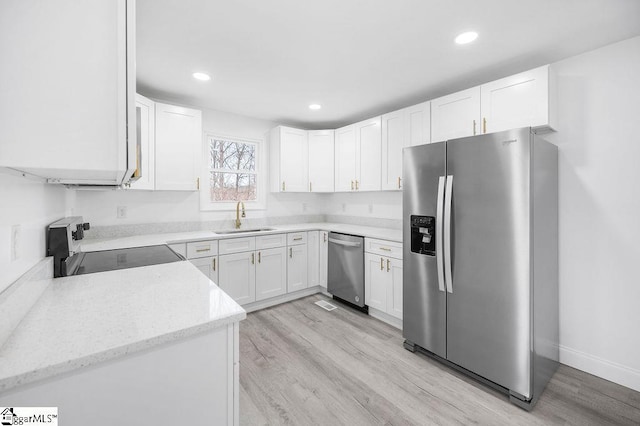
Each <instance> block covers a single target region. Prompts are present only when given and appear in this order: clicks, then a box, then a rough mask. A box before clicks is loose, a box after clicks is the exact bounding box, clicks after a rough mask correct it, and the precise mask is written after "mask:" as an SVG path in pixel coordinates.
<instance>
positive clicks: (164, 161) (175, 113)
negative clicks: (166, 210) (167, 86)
mask: <svg viewBox="0 0 640 426" xmlns="http://www.w3.org/2000/svg"><path fill="white" fill-rule="evenodd" d="M201 153H202V112H201V111H198V110H195V109H190V108H184V107H179V106H175V105H168V104H163V103H156V145H155V157H156V189H158V190H173V191H195V190H197V189H198V188H199V183H200V178H199V175H200V158H201V157H202V155H201Z"/></svg>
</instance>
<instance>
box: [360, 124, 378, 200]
mask: <svg viewBox="0 0 640 426" xmlns="http://www.w3.org/2000/svg"><path fill="white" fill-rule="evenodd" d="M380 124H381V117H375V118H371V119H369V120H364V121H361V122H360V123H356V124H355V130H356V159H357V161H356V185H355V187H356V190H357V191H379V190H380V185H381V182H382V130H381V126H380Z"/></svg>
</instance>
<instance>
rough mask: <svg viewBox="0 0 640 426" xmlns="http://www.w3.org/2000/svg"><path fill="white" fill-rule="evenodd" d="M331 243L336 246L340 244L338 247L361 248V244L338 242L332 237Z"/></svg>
mask: <svg viewBox="0 0 640 426" xmlns="http://www.w3.org/2000/svg"><path fill="white" fill-rule="evenodd" d="M329 242H330V243H334V244H338V245H341V246H347V247H360V242H351V241H344V240H336V239H335V238H331V237H329Z"/></svg>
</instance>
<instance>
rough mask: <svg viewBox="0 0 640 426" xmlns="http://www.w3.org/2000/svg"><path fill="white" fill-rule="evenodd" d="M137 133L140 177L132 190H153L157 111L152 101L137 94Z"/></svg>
mask: <svg viewBox="0 0 640 426" xmlns="http://www.w3.org/2000/svg"><path fill="white" fill-rule="evenodd" d="M136 119H137V123H136V132H137V135H138V143H137V156H136V159H137V170H138V171H137V173H135V174H134V178H135V177H136V175H138V174H139V175H140V177H139V178H138V179H137V180H136V181H135V182H132V183H131V189H146V190H153V189H155V186H156V169H155V164H156V155H155V144H156V140H155V139H156V137H155V130H156V129H155V123H156V109H155V103H154V102H153V101H152V100H149V99H147V98H145V97H144V96H140V95H138V94H136Z"/></svg>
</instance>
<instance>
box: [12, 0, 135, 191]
mask: <svg viewBox="0 0 640 426" xmlns="http://www.w3.org/2000/svg"><path fill="white" fill-rule="evenodd" d="M5 12H6V16H3V18H2V19H1V20H0V22H1V24H0V52H2V60H0V76H2V94H1V95H0V117H2V124H1V125H0V167H10V168H13V169H16V170H20V171H23V172H26V173H30V174H33V175H36V176H40V177H43V178H47V179H49V182H53V183H68V184H81V185H82V184H84V185H120V184H122V183H127V182H128V181H129V177H130V176H131V174H132V173H133V172H134V169H135V163H136V161H135V158H136V157H135V152H136V151H135V148H136V144H135V138H136V135H135V128H136V126H135V112H136V110H135V88H136V76H135V45H136V43H135V33H136V32H135V2H134V1H132V0H87V1H76V0H58V1H45V2H37V3H34V2H31V1H21V0H7V1H3V12H2V13H3V14H5Z"/></svg>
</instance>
